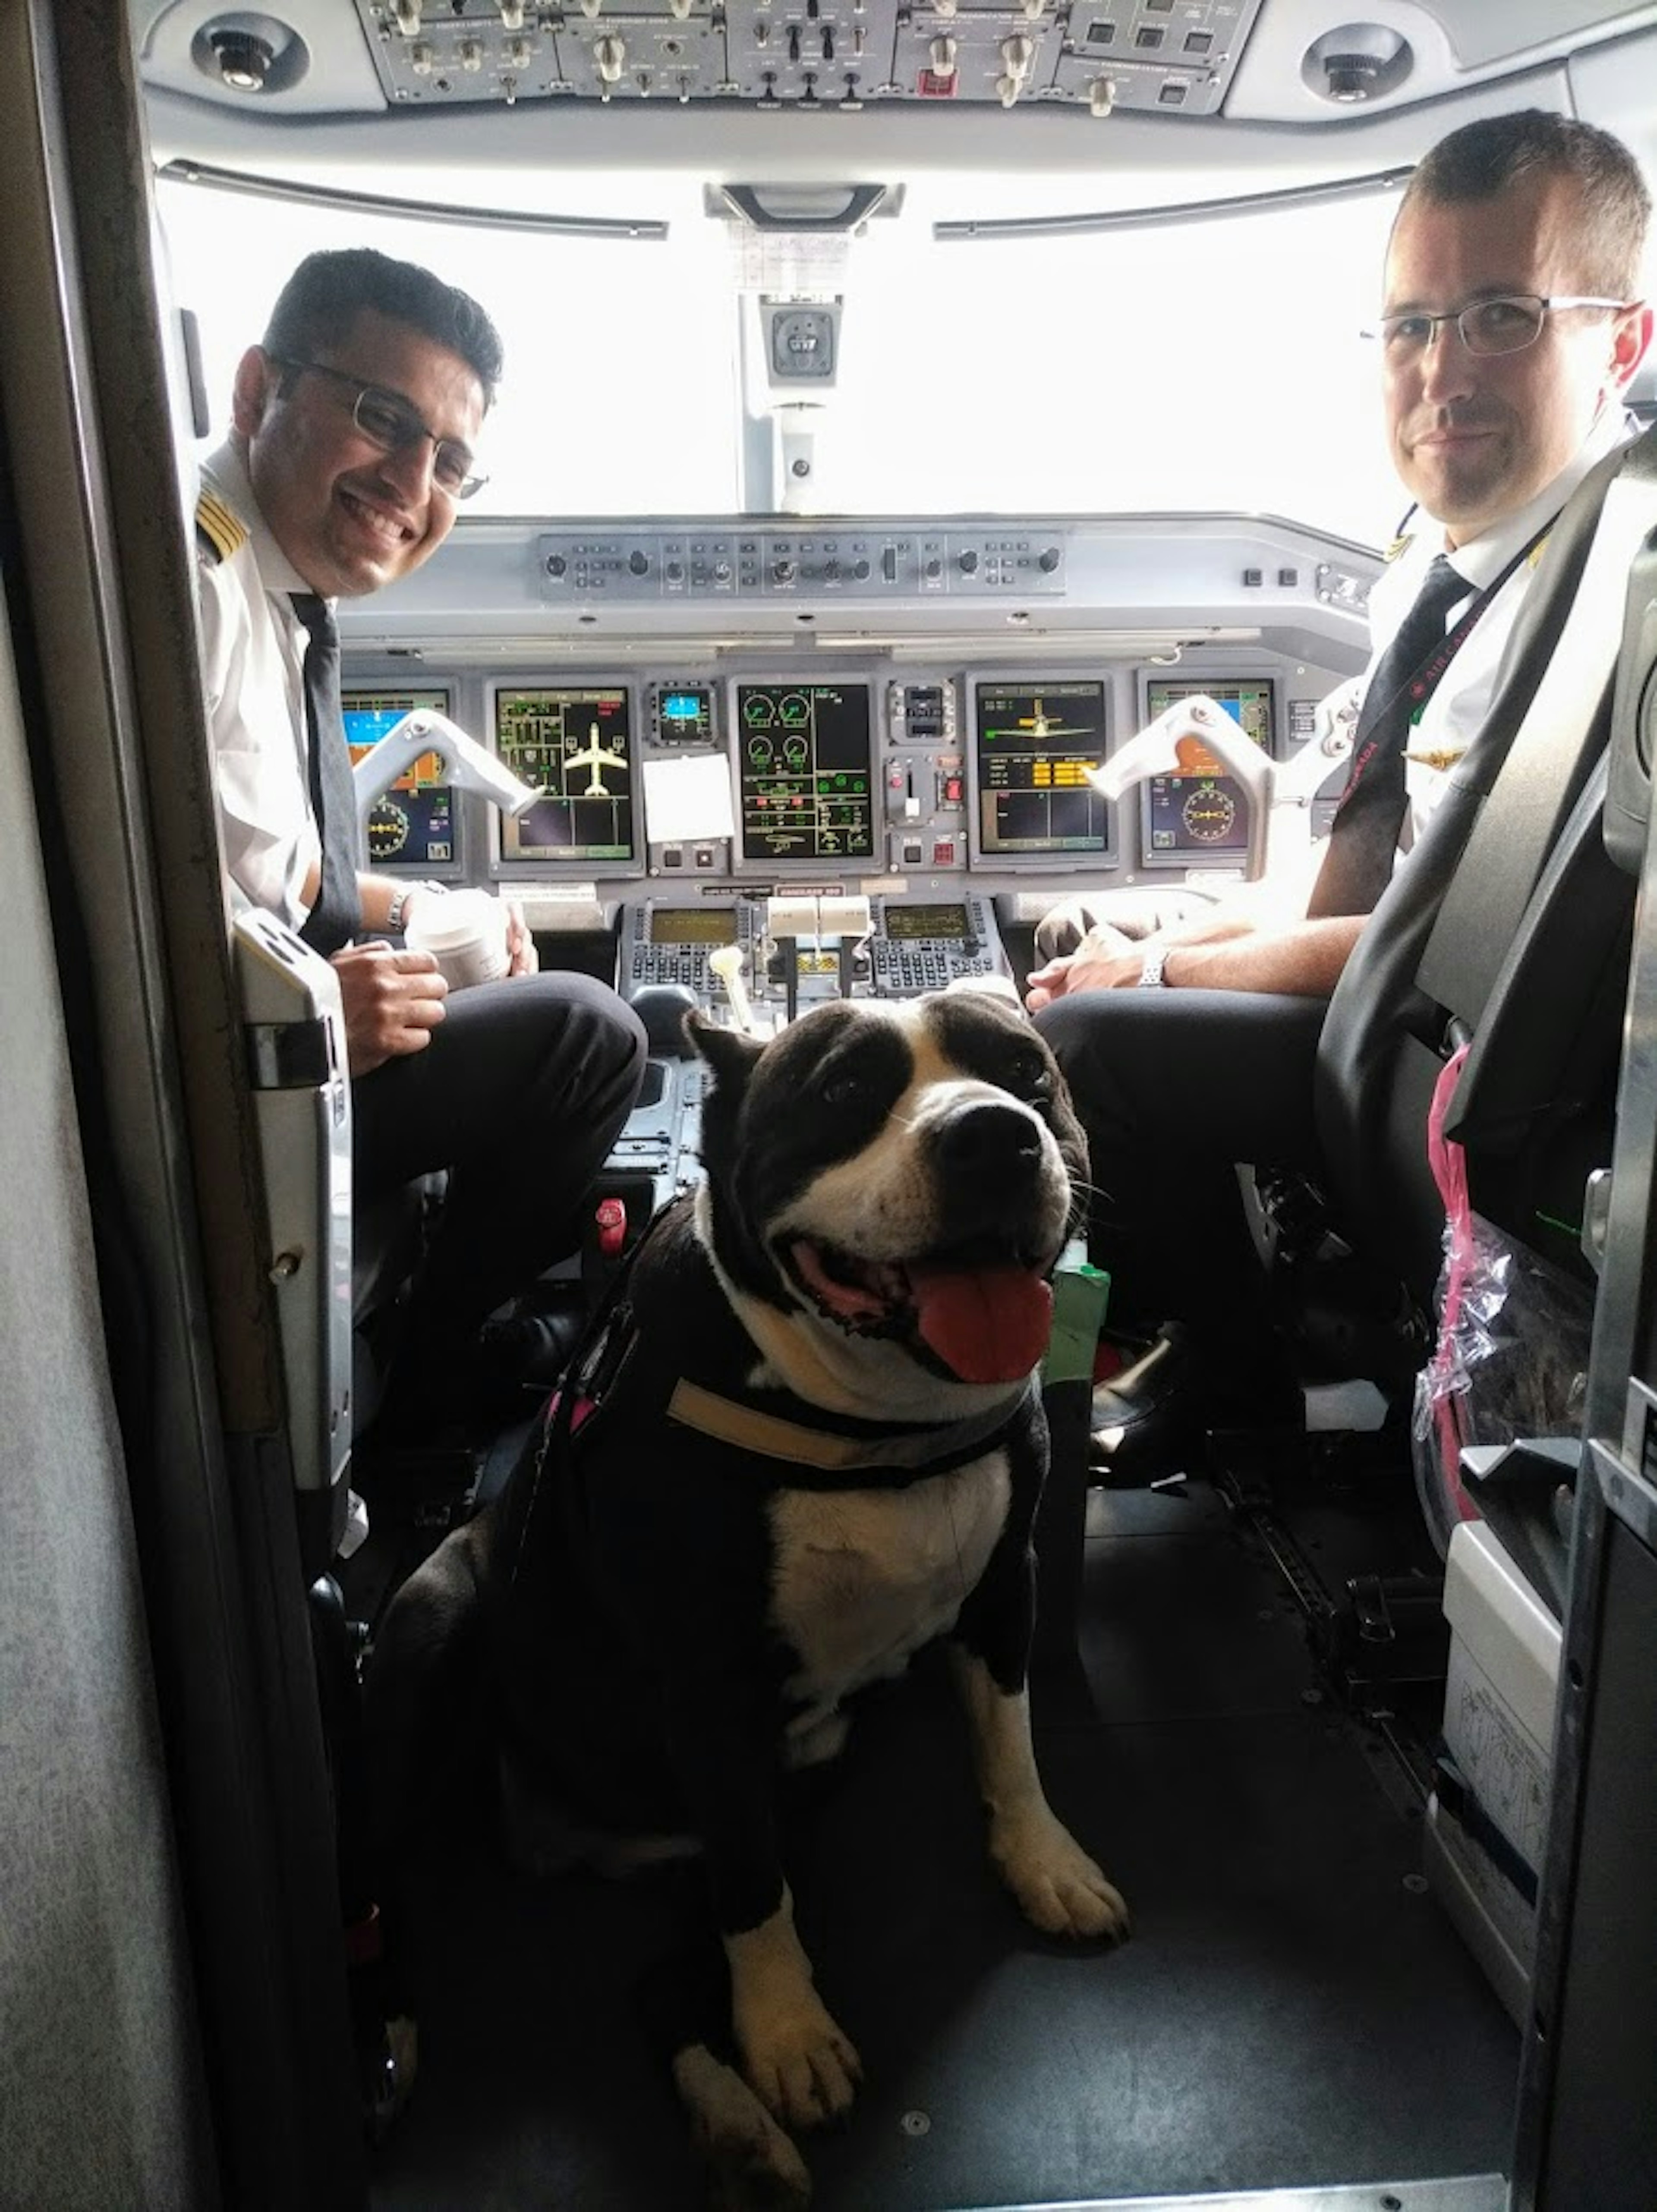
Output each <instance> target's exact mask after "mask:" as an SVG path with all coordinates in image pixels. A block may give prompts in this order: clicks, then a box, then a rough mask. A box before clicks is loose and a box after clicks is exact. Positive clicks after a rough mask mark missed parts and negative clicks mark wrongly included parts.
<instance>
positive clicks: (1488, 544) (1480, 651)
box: [1318, 406, 1637, 857]
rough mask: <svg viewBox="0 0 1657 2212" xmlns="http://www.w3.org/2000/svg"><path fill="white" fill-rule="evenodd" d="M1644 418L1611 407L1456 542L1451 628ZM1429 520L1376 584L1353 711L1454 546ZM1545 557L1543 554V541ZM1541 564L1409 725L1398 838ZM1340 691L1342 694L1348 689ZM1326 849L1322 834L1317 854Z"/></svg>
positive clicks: (1350, 692) (1449, 765)
mask: <svg viewBox="0 0 1657 2212" xmlns="http://www.w3.org/2000/svg"><path fill="white" fill-rule="evenodd" d="M1636 428H1637V425H1636V424H1634V423H1633V422H1630V418H1629V417H1628V416H1626V415H1625V414H1624V413H1623V410H1622V408H1621V407H1617V406H1613V407H1608V408H1607V409H1606V410H1605V412H1604V414H1602V415H1601V416H1600V417H1599V421H1598V422H1596V423H1595V424H1594V426H1593V429H1592V430H1591V431H1590V432H1589V434H1588V436H1587V441H1586V442H1585V443H1584V445H1583V447H1582V448H1581V452H1580V453H1578V454H1577V455H1576V458H1575V459H1574V460H1573V461H1571V462H1569V464H1568V465H1567V466H1566V467H1564V468H1563V469H1562V470H1561V471H1560V472H1559V474H1558V475H1557V476H1556V477H1554V479H1553V481H1552V482H1551V483H1549V484H1548V485H1546V486H1545V487H1544V489H1542V490H1541V491H1539V492H1538V494H1537V495H1536V497H1535V498H1534V499H1533V500H1532V501H1530V502H1529V504H1528V505H1526V506H1525V507H1521V508H1520V510H1519V512H1518V513H1516V514H1512V515H1509V516H1508V517H1507V518H1506V519H1505V520H1503V521H1502V522H1500V523H1498V524H1497V525H1496V527H1495V528H1494V529H1491V530H1487V531H1485V532H1483V534H1482V535H1481V536H1480V537H1477V538H1469V539H1468V541H1467V543H1466V544H1465V545H1459V546H1458V547H1457V548H1456V549H1455V550H1454V552H1453V554H1451V555H1450V556H1449V557H1450V562H1451V566H1452V567H1453V568H1456V569H1457V570H1459V573H1460V574H1462V575H1464V576H1465V578H1466V579H1467V599H1463V600H1460V601H1459V602H1458V603H1457V604H1456V605H1453V606H1452V608H1451V609H1450V611H1449V612H1448V614H1447V616H1446V617H1445V622H1444V628H1445V631H1446V634H1448V633H1449V631H1451V630H1452V629H1454V627H1455V625H1456V623H1457V622H1458V621H1459V619H1460V617H1461V616H1462V614H1463V613H1464V612H1465V609H1466V605H1467V601H1468V600H1469V599H1472V598H1473V596H1474V595H1475V593H1477V592H1482V591H1483V590H1485V589H1486V588H1487V586H1489V585H1490V584H1492V583H1494V582H1495V580H1496V578H1497V577H1498V576H1499V575H1500V574H1502V570H1503V568H1506V567H1507V565H1508V562H1510V561H1511V560H1512V559H1513V557H1514V555H1515V554H1516V553H1517V552H1519V551H1520V549H1521V548H1522V547H1523V546H1524V545H1525V544H1527V543H1528V541H1529V540H1530V539H1531V538H1533V537H1534V536H1535V535H1536V533H1537V532H1538V530H1540V529H1541V527H1542V526H1543V525H1544V523H1545V522H1547V521H1549V520H1550V519H1551V518H1552V517H1553V516H1554V515H1556V514H1557V513H1558V512H1559V510H1560V508H1561V507H1563V505H1564V504H1565V501H1567V500H1568V499H1569V497H1570V495H1571V494H1572V493H1573V492H1574V491H1575V489H1576V487H1577V486H1578V484H1580V483H1581V481H1582V479H1583V477H1585V476H1587V473H1588V471H1589V470H1590V469H1591V468H1593V465H1594V464H1595V463H1596V462H1597V461H1600V460H1603V459H1604V458H1605V455H1606V454H1607V453H1611V452H1612V451H1613V450H1614V449H1615V448H1616V447H1618V446H1620V445H1623V444H1624V443H1625V442H1626V441H1627V440H1628V439H1629V438H1630V436H1631V435H1633V433H1634V431H1635V429H1636ZM1445 550H1446V549H1445V545H1444V534H1443V526H1442V525H1441V524H1435V523H1434V522H1433V521H1432V520H1431V519H1429V518H1428V517H1426V516H1425V515H1424V514H1423V516H1422V527H1421V528H1420V529H1418V530H1416V532H1415V533H1414V534H1413V536H1411V537H1410V538H1407V539H1405V540H1404V543H1403V546H1402V550H1400V551H1399V553H1398V556H1397V558H1396V559H1394V560H1393V561H1392V562H1390V563H1389V564H1388V566H1387V568H1386V570H1385V572H1384V573H1383V574H1381V575H1380V577H1378V578H1377V580H1376V582H1375V587H1374V591H1373V592H1371V593H1370V597H1369V638H1370V656H1369V665H1368V667H1367V668H1366V669H1365V670H1364V671H1363V673H1362V676H1359V677H1357V678H1354V680H1353V683H1352V684H1350V685H1349V686H1347V687H1344V690H1345V694H1346V696H1345V697H1344V698H1341V706H1342V708H1343V711H1346V712H1349V713H1351V714H1354V715H1355V714H1356V712H1357V710H1358V709H1359V708H1361V707H1362V702H1363V695H1364V692H1365V690H1366V689H1367V688H1368V683H1369V679H1370V678H1371V676H1372V675H1373V674H1374V670H1375V666H1376V664H1377V663H1378V662H1379V661H1380V658H1381V655H1382V654H1383V653H1385V652H1386V648H1387V647H1388V646H1389V645H1391V643H1392V639H1393V637H1394V636H1395V635H1396V634H1397V632H1398V628H1399V625H1400V624H1401V623H1403V621H1404V617H1405V616H1406V615H1407V614H1408V613H1409V611H1410V608H1411V607H1412V606H1413V605H1414V604H1415V600H1416V593H1417V592H1419V591H1420V589H1421V586H1422V580H1423V579H1424V578H1425V576H1426V574H1427V570H1428V568H1429V566H1430V565H1431V563H1432V562H1433V559H1434V557H1435V555H1437V554H1439V553H1442V552H1444V551H1445ZM1537 557H1538V559H1539V558H1540V548H1538V555H1537ZM1534 574H1535V562H1533V561H1521V562H1520V564H1519V566H1518V568H1515V569H1514V573H1513V574H1512V575H1511V576H1509V577H1508V580H1507V582H1506V583H1505V584H1503V585H1502V589H1501V590H1500V591H1499V592H1497V593H1496V597H1495V598H1494V599H1492V600H1491V602H1490V604H1489V606H1487V607H1486V608H1485V610H1484V612H1483V614H1482V615H1481V616H1480V617H1479V619H1478V621H1477V623H1475V624H1474V626H1473V629H1472V630H1471V634H1470V635H1468V637H1467V638H1466V640H1465V641H1464V643H1463V644H1462V646H1461V648H1460V650H1459V652H1458V653H1457V654H1456V656H1455V658H1454V659H1453V660H1452V661H1451V663H1450V665H1449V667H1448V668H1447V670H1446V671H1445V672H1444V676H1443V678H1442V680H1441V682H1440V684H1438V686H1437V688H1436V689H1435V691H1434V693H1433V695H1432V696H1431V698H1430V699H1429V701H1428V702H1427V704H1426V707H1425V708H1424V709H1423V710H1422V717H1421V720H1420V721H1419V722H1418V723H1416V726H1415V729H1414V730H1413V732H1411V734H1410V744H1409V749H1408V752H1407V755H1406V757H1405V763H1404V788H1405V790H1406V792H1407V793H1408V794H1409V800H1410V809H1409V812H1408V814H1407V815H1406V816H1405V818H1404V833H1403V837H1402V839H1401V841H1400V842H1402V843H1403V845H1404V848H1405V849H1406V850H1407V849H1408V848H1409V847H1410V846H1411V845H1413V844H1414V843H1415V841H1416V838H1417V837H1418V836H1420V835H1421V832H1422V829H1424V827H1425V826H1426V823H1427V822H1428V819H1429V817H1430V816H1431V814H1432V811H1433V810H1434V808H1435V806H1436V805H1437V804H1438V802H1439V800H1440V799H1441V797H1442V796H1443V794H1444V790H1445V780H1446V777H1447V775H1448V773H1449V771H1450V769H1453V767H1454V765H1455V763H1456V762H1457V761H1458V760H1459V758H1460V757H1461V755H1462V754H1463V753H1464V752H1465V750H1466V749H1467V747H1468V745H1469V744H1471V742H1472V740H1473V738H1475V737H1477V734H1478V732H1479V731H1480V729H1481V728H1482V727H1483V723H1484V718H1485V716H1486V714H1488V713H1489V708H1490V702H1491V700H1492V698H1493V697H1494V696H1495V693H1496V677H1497V674H1498V672H1499V671H1500V669H1501V666H1502V655H1503V654H1504V653H1505V652H1506V651H1507V647H1508V637H1509V636H1510V635H1511V634H1512V631H1513V627H1514V622H1515V621H1516V620H1517V619H1518V616H1519V610H1520V607H1521V606H1522V605H1524V601H1525V594H1526V592H1527V591H1528V590H1529V588H1530V583H1531V579H1532V576H1533V575H1534ZM1336 696H1337V698H1340V696H1341V695H1339V694H1337V695H1336ZM1323 850H1324V848H1323V846H1322V845H1321V844H1319V848H1318V853H1319V857H1321V854H1322V852H1323Z"/></svg>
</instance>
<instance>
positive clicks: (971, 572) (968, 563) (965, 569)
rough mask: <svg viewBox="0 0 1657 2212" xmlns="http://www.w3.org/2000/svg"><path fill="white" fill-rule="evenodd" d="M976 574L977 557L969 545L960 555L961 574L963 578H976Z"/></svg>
mask: <svg viewBox="0 0 1657 2212" xmlns="http://www.w3.org/2000/svg"><path fill="white" fill-rule="evenodd" d="M961 574H962V575H963V576H976V575H977V574H978V555H977V554H976V553H975V552H974V551H973V550H972V547H971V546H970V545H969V546H968V547H967V549H966V552H965V553H963V554H962V555H961Z"/></svg>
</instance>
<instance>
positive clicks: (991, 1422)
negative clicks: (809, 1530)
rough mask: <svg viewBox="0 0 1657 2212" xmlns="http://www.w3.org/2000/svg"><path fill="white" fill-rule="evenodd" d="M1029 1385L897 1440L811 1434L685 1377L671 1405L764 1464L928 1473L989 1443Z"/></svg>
mask: <svg viewBox="0 0 1657 2212" xmlns="http://www.w3.org/2000/svg"><path fill="white" fill-rule="evenodd" d="M1028 1388H1029V1385H1028V1384H1027V1383H1020V1386H1019V1388H1018V1389H1016V1390H1015V1391H1014V1392H1013V1393H1012V1395H1010V1396H1009V1397H1008V1398H1005V1399H1002V1401H1000V1402H999V1403H998V1404H996V1406H994V1407H990V1409H989V1411H988V1412H986V1413H981V1414H977V1415H975V1416H974V1417H973V1418H972V1419H970V1420H966V1421H956V1422H952V1423H951V1424H950V1425H947V1427H944V1428H941V1429H917V1430H911V1431H908V1432H907V1433H906V1434H905V1433H901V1432H900V1433H899V1434H898V1435H896V1436H892V1437H841V1436H836V1435H835V1434H834V1433H833V1432H832V1431H831V1430H826V1429H808V1428H807V1427H806V1426H805V1425H804V1424H803V1423H801V1422H799V1421H789V1420H785V1419H783V1416H782V1415H781V1414H780V1413H761V1412H760V1411H759V1410H758V1407H753V1406H744V1405H741V1404H739V1403H738V1401H736V1400H734V1399H732V1398H722V1397H721V1396H720V1395H719V1394H718V1392H717V1391H716V1390H710V1389H706V1388H705V1386H704V1384H702V1383H691V1382H687V1381H686V1380H685V1377H684V1376H680V1377H679V1381H678V1382H677V1383H674V1385H673V1395H672V1397H671V1398H669V1399H668V1401H667V1418H668V1419H669V1420H673V1421H678V1422H679V1424H680V1425H682V1426H683V1427H685V1428H687V1429H698V1430H700V1431H701V1432H702V1434H703V1435H704V1436H706V1437H717V1438H718V1439H719V1441H720V1443H726V1444H735V1445H737V1446H738V1447H739V1448H740V1449H742V1450H744V1451H751V1452H756V1453H758V1455H760V1457H761V1458H764V1459H780V1460H791V1461H792V1462H794V1464H795V1466H796V1467H816V1468H822V1469H824V1471H825V1473H834V1474H838V1473H843V1472H846V1471H849V1470H850V1469H852V1468H923V1467H927V1466H929V1464H930V1463H931V1462H933V1461H935V1460H938V1459H941V1458H942V1457H944V1456H945V1455H946V1454H952V1455H953V1454H959V1453H961V1452H964V1451H967V1450H970V1449H972V1448H973V1447H974V1446H975V1445H976V1444H978V1443H984V1444H986V1445H987V1444H988V1443H990V1441H991V1440H992V1439H993V1438H994V1437H997V1436H998V1435H999V1434H1000V1432H1001V1431H1002V1430H1003V1429H1004V1428H1005V1427H1006V1426H1007V1424H1008V1421H1009V1420H1010V1419H1012V1416H1013V1414H1014V1412H1015V1411H1016V1410H1017V1408H1018V1407H1019V1405H1020V1402H1021V1401H1022V1400H1023V1398H1024V1396H1025V1395H1026V1391H1027V1390H1028Z"/></svg>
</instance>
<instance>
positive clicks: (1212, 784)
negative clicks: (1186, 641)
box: [1141, 677, 1272, 866]
mask: <svg viewBox="0 0 1657 2212" xmlns="http://www.w3.org/2000/svg"><path fill="white" fill-rule="evenodd" d="M1198 694H1202V695H1203V696H1207V697H1208V698H1210V699H1212V700H1213V701H1214V702H1215V705H1216V706H1218V707H1223V708H1225V710H1226V712H1227V714H1229V715H1230V716H1231V718H1232V720H1234V722H1235V723H1236V724H1237V726H1238V727H1239V728H1240V730H1241V731H1242V732H1243V733H1244V735H1245V736H1246V737H1250V738H1253V740H1254V742H1255V744H1258V746H1259V747H1260V748H1261V749H1262V750H1263V751H1264V752H1266V753H1268V754H1269V753H1270V750H1271V726H1272V696H1271V685H1270V682H1268V681H1267V680H1266V679H1265V678H1259V679H1258V680H1257V679H1253V678H1245V679H1240V680H1238V681H1228V680H1226V679H1225V678H1212V677H1210V678H1197V677H1193V678H1190V679H1188V680H1184V681H1181V682H1179V683H1173V682H1170V681H1168V680H1167V679H1166V678H1162V677H1153V678H1151V679H1150V680H1149V682H1148V684H1146V686H1145V718H1146V720H1147V721H1152V722H1154V720H1156V718H1157V716H1158V715H1159V714H1167V710H1168V708H1170V707H1172V706H1173V705H1175V704H1176V702H1178V701H1179V700H1181V699H1191V698H1195V697H1196V696H1198ZM1176 750H1177V752H1178V754H1179V762H1180V766H1179V772H1178V773H1177V774H1174V775H1154V776H1151V777H1149V778H1148V780H1147V781H1146V784H1145V809H1144V818H1143V825H1142V853H1141V860H1142V863H1143V864H1144V865H1146V866H1149V865H1152V864H1154V862H1156V861H1159V860H1184V859H1186V858H1188V857H1194V858H1197V859H1210V860H1221V859H1237V858H1240V857H1241V856H1242V855H1243V854H1246V852H1247V850H1248V829H1249V820H1248V816H1249V807H1248V798H1247V794H1246V793H1245V791H1244V790H1243V787H1242V786H1241V785H1240V783H1239V782H1238V781H1237V779H1236V777H1235V776H1232V775H1226V773H1225V772H1224V770H1223V769H1221V765H1220V763H1219V762H1218V761H1217V760H1216V759H1215V757H1214V755H1213V753H1211V752H1210V751H1209V749H1208V747H1207V746H1206V745H1205V744H1203V741H1202V739H1201V738H1180V739H1179V742H1178V744H1177V746H1176Z"/></svg>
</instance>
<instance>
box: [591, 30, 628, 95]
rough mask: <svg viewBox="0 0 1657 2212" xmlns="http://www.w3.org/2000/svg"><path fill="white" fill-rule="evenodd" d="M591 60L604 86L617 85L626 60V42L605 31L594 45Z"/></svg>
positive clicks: (611, 32)
mask: <svg viewBox="0 0 1657 2212" xmlns="http://www.w3.org/2000/svg"><path fill="white" fill-rule="evenodd" d="M593 60H594V65H595V67H596V68H597V70H598V73H599V76H600V78H601V79H602V81H603V82H605V83H606V84H619V83H620V82H621V72H622V70H623V68H624V66H625V64H626V60H627V41H626V40H625V39H620V38H618V37H617V36H616V33H614V32H613V31H606V33H605V34H604V36H603V37H602V38H601V39H600V40H597V41H596V42H595V43H594V47H593Z"/></svg>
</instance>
